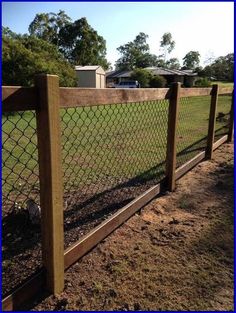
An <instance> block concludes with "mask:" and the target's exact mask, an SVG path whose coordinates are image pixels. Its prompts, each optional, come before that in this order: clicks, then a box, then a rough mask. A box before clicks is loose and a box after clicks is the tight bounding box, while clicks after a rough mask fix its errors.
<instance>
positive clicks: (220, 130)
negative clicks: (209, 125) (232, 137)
mask: <svg viewBox="0 0 236 313" xmlns="http://www.w3.org/2000/svg"><path fill="white" fill-rule="evenodd" d="M231 102H232V95H231V94H225V95H219V96H218V102H217V107H216V125H215V141H217V140H218V139H220V138H221V137H222V136H224V135H226V134H227V133H228V131H229V117H230V109H231Z"/></svg>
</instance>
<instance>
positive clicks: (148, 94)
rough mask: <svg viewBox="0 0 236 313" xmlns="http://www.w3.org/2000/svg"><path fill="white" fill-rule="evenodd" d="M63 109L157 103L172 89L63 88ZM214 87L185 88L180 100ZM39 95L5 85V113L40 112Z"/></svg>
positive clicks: (29, 89)
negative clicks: (146, 102)
mask: <svg viewBox="0 0 236 313" xmlns="http://www.w3.org/2000/svg"><path fill="white" fill-rule="evenodd" d="M59 90H60V107H61V108H69V107H79V106H93V105H109V104H118V103H130V102H140V100H141V101H154V100H163V99H169V98H170V89H169V88H139V89H118V88H117V89H115V88H114V89H113V88H105V89H96V88H66V87H60V88H59ZM211 90H212V88H181V89H180V97H196V96H209V95H211ZM232 91H233V88H232V87H220V88H219V94H230V93H232ZM38 99H39V97H38V93H37V89H36V88H35V87H21V86H10V87H9V86H3V87H2V110H3V112H11V111H27V110H36V109H37V108H38V107H39V104H38Z"/></svg>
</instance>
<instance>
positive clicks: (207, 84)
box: [195, 77, 211, 87]
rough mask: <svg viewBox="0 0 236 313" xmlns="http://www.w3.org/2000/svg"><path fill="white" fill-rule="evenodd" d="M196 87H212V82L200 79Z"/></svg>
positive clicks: (204, 78)
mask: <svg viewBox="0 0 236 313" xmlns="http://www.w3.org/2000/svg"><path fill="white" fill-rule="evenodd" d="M195 86H197V87H210V86H211V82H210V81H209V80H208V79H207V78H206V77H203V78H199V79H198V80H196V81H195Z"/></svg>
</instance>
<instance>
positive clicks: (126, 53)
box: [116, 33, 157, 70]
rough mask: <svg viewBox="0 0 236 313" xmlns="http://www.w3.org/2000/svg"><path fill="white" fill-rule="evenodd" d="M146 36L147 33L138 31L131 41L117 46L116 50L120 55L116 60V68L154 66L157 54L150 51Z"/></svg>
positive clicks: (126, 68)
mask: <svg viewBox="0 0 236 313" xmlns="http://www.w3.org/2000/svg"><path fill="white" fill-rule="evenodd" d="M147 38H148V35H147V34H145V33H139V34H138V35H137V36H136V37H135V39H134V40H133V41H130V42H128V43H127V44H125V45H123V46H120V47H118V48H117V50H118V51H119V52H120V54H121V57H120V58H119V59H118V60H117V61H116V69H120V70H132V69H135V68H145V67H148V66H155V65H156V64H157V56H156V55H154V54H151V53H150V48H149V45H148V44H147Z"/></svg>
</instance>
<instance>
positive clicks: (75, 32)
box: [29, 11, 110, 69]
mask: <svg viewBox="0 0 236 313" xmlns="http://www.w3.org/2000/svg"><path fill="white" fill-rule="evenodd" d="M29 32H30V34H31V35H32V36H36V37H37V38H40V39H43V40H45V41H47V42H50V43H52V44H54V45H56V46H57V47H58V49H59V51H60V52H62V53H63V54H64V56H65V58H66V59H67V60H68V61H69V62H70V63H72V64H79V65H101V66H102V67H103V68H104V69H108V68H109V66H110V63H108V62H107V60H106V41H105V40H104V38H103V37H102V36H100V35H98V33H97V32H96V31H95V30H94V29H93V28H92V27H91V26H90V25H89V24H88V22H87V20H86V18H81V19H79V20H76V21H75V22H71V19H70V18H69V17H68V16H67V15H66V14H65V12H64V11H59V13H58V14H55V13H41V14H37V15H36V17H35V18H34V20H33V21H32V23H31V24H30V26H29Z"/></svg>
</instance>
